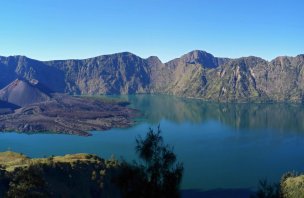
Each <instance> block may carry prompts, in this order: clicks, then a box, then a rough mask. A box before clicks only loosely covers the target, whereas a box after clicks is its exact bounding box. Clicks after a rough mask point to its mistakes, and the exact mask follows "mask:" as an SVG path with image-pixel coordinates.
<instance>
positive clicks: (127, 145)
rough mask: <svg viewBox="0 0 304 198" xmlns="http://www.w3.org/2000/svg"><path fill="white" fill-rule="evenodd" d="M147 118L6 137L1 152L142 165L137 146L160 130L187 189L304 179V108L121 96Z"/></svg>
mask: <svg viewBox="0 0 304 198" xmlns="http://www.w3.org/2000/svg"><path fill="white" fill-rule="evenodd" d="M121 97H122V98H124V99H126V100H128V101H130V102H131V107H133V108H136V109H139V110H140V111H141V112H142V114H143V115H142V116H141V117H140V118H139V119H138V121H137V124H136V125H135V126H134V127H131V128H127V129H111V130H109V131H105V132H93V136H91V137H79V136H69V135H57V134H56V135H52V134H35V135H26V134H17V133H0V151H6V150H8V149H10V150H12V151H16V152H22V153H24V154H26V155H28V156H30V157H44V156H50V155H63V154H68V153H79V152H83V153H93V154H97V155H100V156H101V157H103V158H109V157H110V156H111V155H115V156H116V158H118V159H119V158H120V156H123V157H124V159H126V160H133V159H135V158H136V156H135V154H134V153H135V152H134V146H135V138H136V137H137V136H138V135H142V136H144V135H145V133H146V132H147V129H148V128H149V127H153V128H156V127H157V125H158V124H159V123H160V125H161V129H162V131H163V136H164V140H165V142H166V143H168V144H171V145H174V149H175V152H176V153H177V156H178V159H179V160H180V161H182V162H183V163H184V167H185V172H184V178H183V183H182V188H183V189H200V190H211V189H218V188H255V187H256V186H257V183H258V180H259V179H264V178H267V179H268V180H269V181H279V179H280V177H281V175H282V174H283V173H285V172H287V171H292V170H295V171H297V172H302V171H304V108H303V106H300V105H292V104H218V103H209V102H203V101H200V100H195V99H182V98H177V97H172V96H159V95H155V96H153V95H152V96H149V95H137V96H121Z"/></svg>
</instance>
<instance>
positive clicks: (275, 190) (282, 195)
mask: <svg viewBox="0 0 304 198" xmlns="http://www.w3.org/2000/svg"><path fill="white" fill-rule="evenodd" d="M303 184H304V175H299V174H296V173H292V172H288V173H286V174H284V175H283V176H282V178H281V181H280V182H279V183H274V184H271V183H268V182H267V180H261V181H260V182H259V186H258V191H257V192H256V194H255V195H253V196H251V198H299V197H303V195H304V185H303Z"/></svg>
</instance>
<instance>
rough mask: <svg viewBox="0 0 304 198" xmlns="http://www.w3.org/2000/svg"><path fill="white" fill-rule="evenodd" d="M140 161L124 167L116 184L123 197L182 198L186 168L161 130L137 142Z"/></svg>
mask: <svg viewBox="0 0 304 198" xmlns="http://www.w3.org/2000/svg"><path fill="white" fill-rule="evenodd" d="M136 143H137V146H136V152H137V154H138V155H139V158H140V160H141V161H140V162H139V163H136V162H134V163H133V164H129V163H127V162H123V163H122V164H121V174H119V176H118V179H117V184H118V186H119V187H120V188H121V190H122V194H123V196H124V197H179V186H180V182H181V179H182V174H183V165H182V164H181V163H178V162H176V155H175V153H174V152H173V148H172V147H170V146H169V145H166V144H164V141H163V138H162V136H161V131H160V128H159V127H158V130H157V132H154V131H153V130H152V129H151V128H150V129H149V131H148V133H147V135H146V138H145V139H142V138H141V137H139V138H137V139H136Z"/></svg>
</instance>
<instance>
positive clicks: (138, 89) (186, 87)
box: [0, 50, 304, 102]
mask: <svg viewBox="0 0 304 198" xmlns="http://www.w3.org/2000/svg"><path fill="white" fill-rule="evenodd" d="M303 67H304V55H298V56H296V57H277V58H276V59H274V60H272V61H270V62H268V61H266V60H263V59H261V58H258V57H243V58H238V59H228V58H217V57H214V56H213V55H211V54H209V53H207V52H204V51H199V50H196V51H192V52H190V53H188V54H185V55H184V56H182V57H180V58H177V59H174V60H172V61H169V62H167V63H162V62H161V61H160V60H159V59H158V58H157V57H155V56H152V57H149V58H147V59H142V58H140V57H138V56H136V55H134V54H131V53H127V52H125V53H118V54H112V55H105V56H99V57H95V58H89V59H85V60H63V61H47V62H41V61H37V60H32V59H29V58H26V57H22V56H13V57H0V72H1V73H2V74H5V75H1V76H0V88H3V87H4V86H6V85H7V84H9V83H10V82H11V81H13V80H14V79H16V78H17V77H22V78H25V79H27V80H29V81H31V80H33V79H35V80H38V81H39V82H40V83H41V85H43V86H45V87H46V88H47V89H49V90H51V91H54V92H65V93H71V94H91V95H92V94H134V93H162V94H172V95H178V96H185V97H195V98H202V99H206V100H213V101H222V102H226V101H228V102H246V101H258V102H263V101H292V102H302V101H303V90H304V87H303V86H304V83H303V80H304V74H303Z"/></svg>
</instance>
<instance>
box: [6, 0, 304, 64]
mask: <svg viewBox="0 0 304 198" xmlns="http://www.w3.org/2000/svg"><path fill="white" fill-rule="evenodd" d="M194 49H200V50H205V51H207V52H210V53H212V54H214V55H215V56H221V57H241V56H248V55H255V56H260V57H262V58H265V59H268V60H270V59H273V58H274V57H276V56H279V55H289V56H294V55H297V54H303V53H304V1H303V0H1V4H0V55H2V56H8V55H26V56H28V57H31V58H35V59H40V60H51V59H68V58H88V57H93V56H98V55H102V54H110V53H116V52H123V51H129V52H132V53H135V54H137V55H139V56H141V57H143V58H146V57H148V56H150V55H156V56H158V57H159V58H160V59H161V60H162V61H164V62H165V61H168V60H170V59H172V58H176V57H179V56H181V55H183V54H185V53H187V52H189V51H191V50H194Z"/></svg>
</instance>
